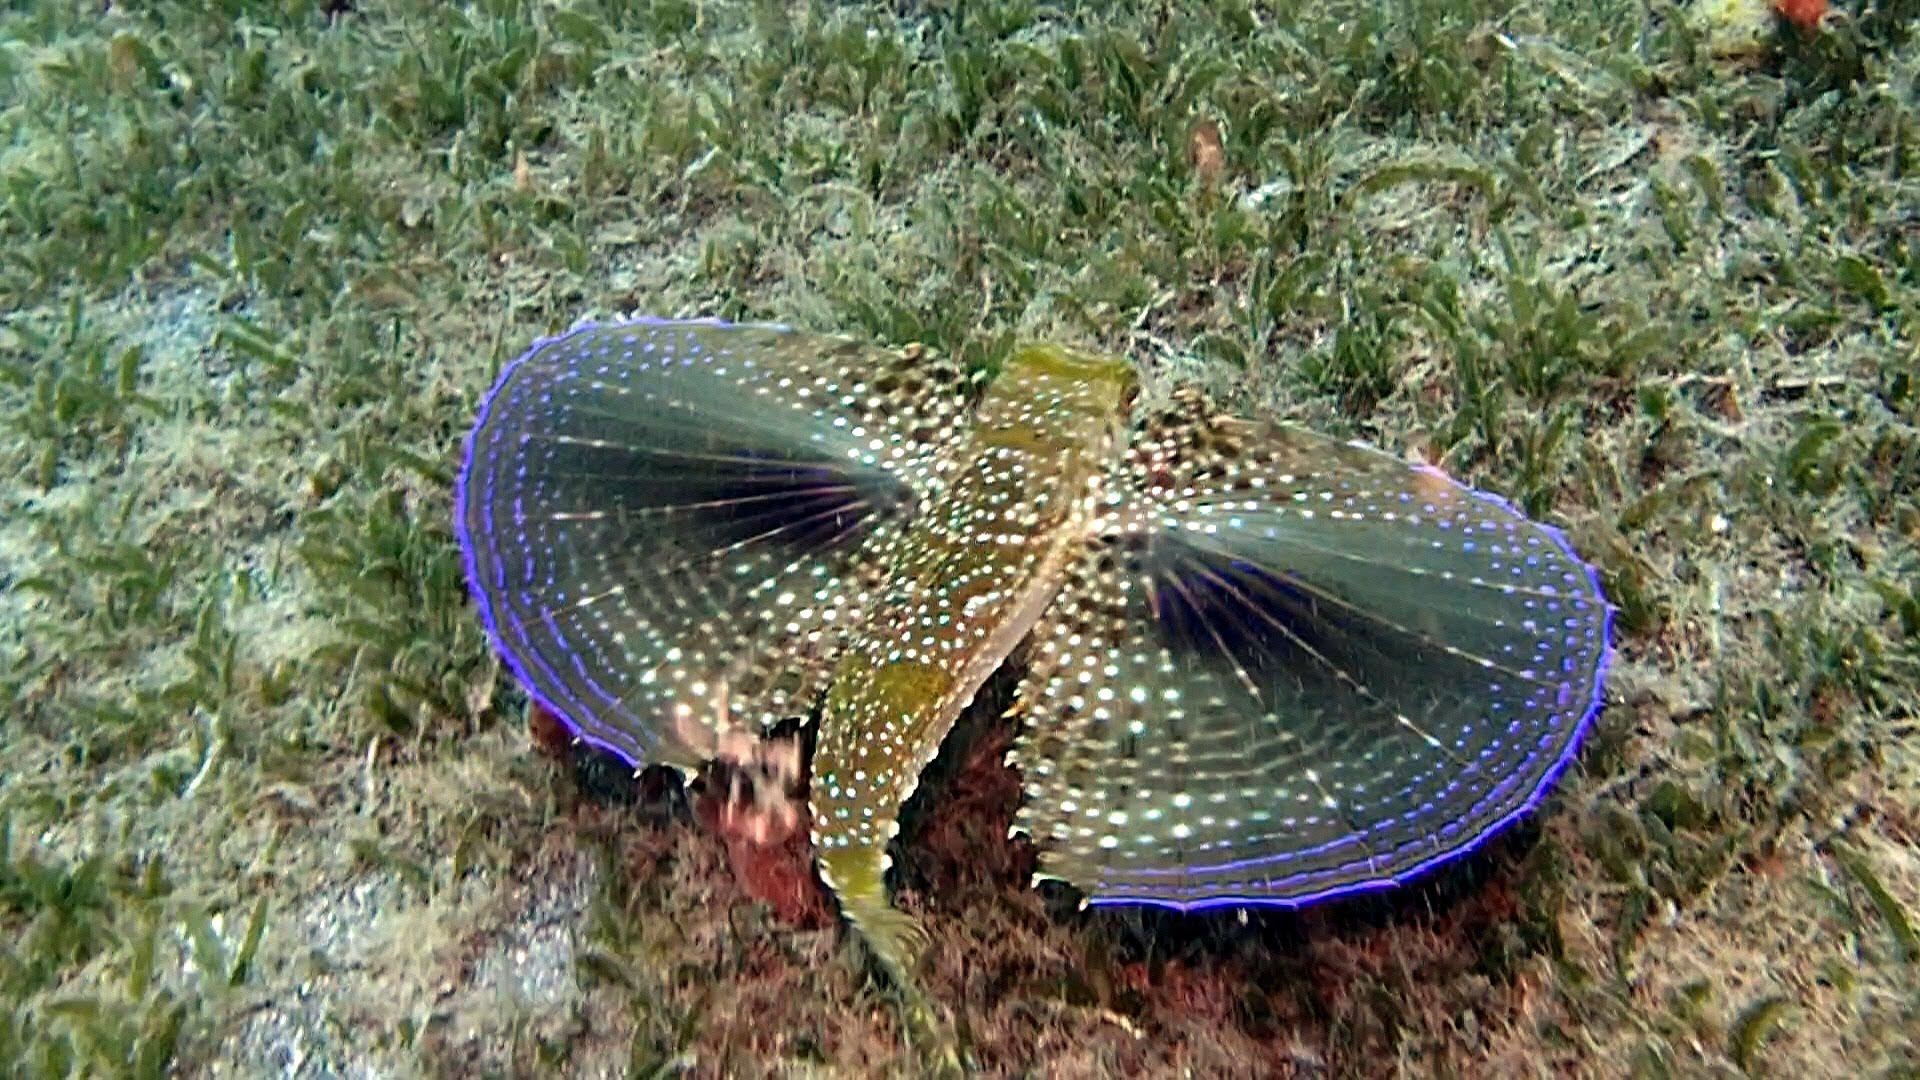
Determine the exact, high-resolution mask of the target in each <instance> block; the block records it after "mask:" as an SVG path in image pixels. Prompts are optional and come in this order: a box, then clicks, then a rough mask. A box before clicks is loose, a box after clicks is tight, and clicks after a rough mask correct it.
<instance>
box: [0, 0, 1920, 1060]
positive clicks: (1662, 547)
mask: <svg viewBox="0 0 1920 1080" xmlns="http://www.w3.org/2000/svg"><path fill="white" fill-rule="evenodd" d="M1823 6H1824V5H1820V4H1817V3H1815V4H1809V3H1806V2H1796V3H1793V4H1790V5H1784V7H1785V8H1786V9H1787V10H1788V11H1789V12H1790V13H1791V14H1792V15H1793V17H1794V21H1788V20H1786V19H1776V17H1775V15H1774V14H1773V13H1772V12H1771V11H1770V10H1768V9H1767V7H1766V6H1765V5H1764V4H1759V3H1740V2H1734V0H1724V2H1713V3H1701V4H1697V5H1694V6H1685V5H1682V6H1675V5H1674V4H1672V3H1665V2H1661V3H1647V2H1645V0H1597V2H1596V0H1578V2H1575V0H1545V2H1540V3H1522V4H1517V5H1516V4H1512V3H1509V2H1507V0H1385V2H1382V0H1364V2H1334V3H1323V4H1314V5H1269V4H1251V3H1241V2H1234V0H1222V2H1214V3H1206V4H1198V3H1195V4H1184V5H1179V4H1171V3H1112V4H1074V3H1037V2H1025V0H980V2H977V3H975V2H967V3H895V4H853V3H834V2H827V0H819V2H814V3H784V2H781V0H739V2H722V0H715V2H711V3H701V2H696V0H636V2H626V0H618V2H616V0H607V2H602V3H595V2H590V0H577V2H570V3H563V2H533V0H475V2H472V3H465V4H442V3H437V2H424V0H419V2H405V0H393V2H376V0H279V2H268V0H194V2H191V3H187V2H178V3H176V2H169V0H154V2H151V3H141V4H119V3H105V4H103V3H99V2H97V0H95V2H85V3H82V2H78V0H28V2H24V3H16V4H10V5H8V6H7V8H6V10H5V11H4V12H0V117H4V121H5V122H4V124H0V940H4V941H5V942H6V943H7V944H6V946H5V948H4V950H0V1001H3V1002H4V1008H0V1072H3V1073H5V1074H7V1075H16V1076H29V1077H37V1076H100V1075H122V1074H126V1075H136V1076H162V1075H220V1076H245V1077H254V1076H270V1075H286V1076H353V1077H361V1076H367V1077H373V1076H379V1077H385V1076H413V1075H427V1076H518V1075H581V1076H610V1075H636V1076H648V1075H659V1074H677V1073H682V1072H684V1073H688V1074H692V1075H703V1076H723V1075H724V1076H732V1075H741V1076H757V1075H774V1076H813V1075H821V1076H853V1075H911V1074H914V1073H916V1072H918V1071H919V1070H920V1069H921V1068H922V1064H923V1063H922V1059H921V1058H920V1057H919V1048H917V1047H912V1046H909V1045H906V1044H905V1042H903V1040H902V1037H901V1035H900V1033H899V1031H898V1030H897V1028H896V1023H895V1013H894V1011H893V1009H892V1008H891V1006H890V1004H889V999H888V997H887V996H886V995H885V994H884V993H883V992H882V990H881V988H879V987H877V986H875V985H874V984H873V983H872V982H871V981H870V979H869V976H868V973H867V971H866V969H865V967H864V966H863V964H862V963H861V960H860V954H859V953H858V951H857V950H856V949H854V948H852V947H851V946H849V944H848V943H847V942H846V941H845V940H844V939H843V937H842V936H841V935H840V933H839V932H838V931H837V929H836V928H835V927H834V925H833V924H832V922H831V920H830V919H829V918H828V917H827V912H826V909H824V908H822V907H821V906H820V905H819V897H818V896H817V895H816V894H814V893H811V892H810V891H809V888H810V886H809V884H808V882H807V881H806V879H804V878H803V877H797V876H796V875H794V874H793V873H791V872H790V865H789V868H788V869H783V864H782V862H781V859H780V858H779V857H776V856H775V855H770V854H769V853H766V852H754V851H743V850H741V849H740V846H739V844H738V843H737V838H736V840H735V841H734V842H732V843H731V844H730V843H729V842H728V841H726V840H723V839H721V838H719V837H717V836H716V835H715V834H714V832H713V830H711V829H710V828H707V827H706V824H708V823H710V821H709V819H710V818H711V805H710V804H709V803H707V802H704V801H703V800H701V799H700V798H698V797H694V798H688V797H687V795H686V793H685V792H683V791H681V790H680V789H679V788H677V787H676V786H675V785H672V784H668V783H664V782H662V780H661V778H660V777H658V776H655V775H652V774H649V775H648V776H643V777H642V778H640V779H639V780H638V781H635V780H634V779H633V778H631V777H629V776H627V775H626V774H625V773H624V771H622V770H619V769H610V768H608V767H607V766H606V764H605V763H604V762H596V761H593V760H591V759H584V758H579V757H576V756H574V755H572V754H570V753H568V752H567V751H566V750H565V748H564V747H559V748H557V749H555V748H552V747H548V748H546V749H543V748H542V745H543V744H542V743H541V742H540V741H539V740H536V739H535V738H533V737H531V736H530V734H529V733H530V730H540V725H539V723H538V722H533V723H531V725H530V718H529V716H528V713H527V706H526V702H525V699H524V698H523V697H522V695H521V694H520V693H519V692H518V691H517V690H516V688H514V687H513V686H511V685H510V684H509V681H508V680H507V679H505V678H504V677H503V674H502V671H501V669H500V665H499V664H498V663H497V662H496V661H495V660H494V659H493V658H491V657H490V656H489V653H488V649H487V647H486V643H485V641H484V639H483V636H482V632H481V628H480V625H479V622H478V620H477V619H476V617H475V615H474V612H473V610H472V608H471V606H470V604H469V603H468V601H467V598H466V595H465V592H464V588H463V584H462V581H461V567H460V560H459V555H458V552H457V551H456V549H455V546H454V542H453V537H452V531H451V527H450V521H449V489H450V484H451V479H452V475H453V472H454V470H455V468H456V467H457V463H458V460H459V459H458V452H459V446H460V439H461V437H462V436H463V434H464V432H465V430H466V428H467V426H468V425H469V424H470V422H471V420H472V417H473V411H474V407H475V405H476V402H477V401H478V398H479V395H480V394H481V393H482V391H483V390H484V389H485V388H486V386H487V385H488V383H489V382H490V380H491V379H492V377H493V376H494V374H495V373H496V372H497V371H498V370H499V367H500V365H501V364H502V363H503V362H505V361H506V360H507V359H509V358H510V357H512V356H513V355H515V354H516V353H518V352H519V351H520V350H521V349H522V348H523V347H524V345H525V343H526V342H528V341H529V340H531V339H532V338H534V337H536V336H538V335H540V334H543V333H549V332H552V331H554V330H557V329H559V328H563V327H565V326H567V325H569V324H571V323H572V322H574V321H576V320H577V319H580V318H582V317H589V316H606V315H608V314H611V313H619V312H630V311H648V312H655V313H661V314H711V315H718V316H724V317H729V318H756V319H777V320H779V321H783V322H788V323H792V324H795V325H799V326H804V327H808V328H812V329H816V330H830V331H837V332H843V333H847V334H852V335H856V336H860V337H864V338H868V339H872V340H876V341H881V342H888V343H894V344H903V343H907V342H914V341H918V342H923V343H925V344H927V345H929V346H930V347H933V348H936V349H939V350H941V351H943V352H945V353H948V354H950V355H956V356H959V357H961V358H963V359H964V360H966V361H967V362H968V363H970V364H991V363H992V362H993V361H994V360H995V359H997V358H998V357H999V356H1001V355H1003V354H1004V351H1005V350H1006V349H1007V348H1008V347H1009V346H1010V344H1011V342H1012V341H1014V340H1015V339H1017V338H1021V337H1044V338H1051V339H1055V340H1061V341H1068V342H1073V343H1076V344H1081V345H1085V346H1089V347H1094V348H1102V349H1106V350H1109V351H1113V352H1118V353H1124V354H1126V355H1129V356H1131V357H1133V358H1135V359H1136V360H1137V361H1138V362H1139V363H1140V364H1141V366H1142V368H1143V370H1144V371H1146V373H1147V374H1148V376H1149V377H1150V378H1151V379H1154V380H1158V381H1159V382H1161V383H1163V384H1164V383H1174V382H1194V383H1200V384H1203V385H1205V386H1207V387H1208V388H1210V389H1211V390H1213V391H1214V392H1215V393H1217V394H1219V395H1221V396H1223V397H1224V398H1226V399H1228V400H1230V401H1232V402H1234V403H1235V404H1236V405H1237V406H1238V407H1239V408H1240V409H1242V410H1243V411H1246V412H1250V413H1272V414H1277V415H1281V416H1285V417H1288V418H1291V419H1294V420H1297V421H1300V422H1304V423H1307V424H1311V425H1313V426H1315V427H1318V428H1321V429H1323V430H1326V431H1329V432H1333V433H1336V434H1339V435H1343V436H1356V437H1363V438H1366V439H1368V440H1370V441H1373V442H1375V443H1377V444H1379V445H1382V446H1384V447H1387V448H1389V449H1392V450H1394V451H1395V452H1412V453H1419V454H1422V455H1424V456H1426V457H1428V458H1429V459H1431V460H1435V461H1438V462H1441V463H1442V464H1443V465H1444V466H1445V467H1446V468H1447V469H1448V470H1449V471H1451V472H1453V473H1454V474H1456V475H1458V476H1460V477H1462V478H1463V479H1466V480H1468V481H1470V482H1472V483H1474V484H1476V485H1478V486H1480V487H1484V488H1487V489H1490V490H1493V491H1497V492H1500V493H1502V494H1504V495H1507V496H1509V497H1511V498H1513V499H1514V500H1515V501H1516V502H1517V503H1518V504H1519V505H1521V506H1522V507H1524V508H1525V509H1526V510H1527V511H1528V512H1529V513H1531V514H1534V515H1536V516H1538V517H1540V518H1542V519H1543V520H1546V521H1549V522H1552V523H1554V524H1555V525H1557V526H1560V527H1562V528H1564V529H1565V530H1566V531H1567V533H1568V534H1569V536H1570V537H1571V538H1572V541H1573V543H1574V544H1575V545H1576V546H1577V547H1578V548H1579V549H1580V550H1581V551H1582V552H1583V553H1586V554H1587V555H1589V556H1590V557H1591V558H1592V559H1593V560H1594V561H1595V563H1596V564H1597V565H1598V567H1599V570H1600V573H1601V575H1602V579H1603V581H1604V583H1605V585H1606V588H1607V589H1608V592H1609V594H1610V595H1611V596H1612V597H1613V599H1614V600H1615V602H1616V603H1617V604H1618V605H1619V608H1620V612H1619V615H1620V620H1619V628H1620V640H1619V649H1620V654H1619V659H1618V662H1617V664H1616V665H1615V667H1614V670H1613V672H1612V678H1611V680H1610V688H1609V703H1608V705H1607V707H1606V709H1605V710H1604V712H1603V713H1602V714H1601V716H1600V718H1599V722H1598V727H1597V730H1596V732H1595V734H1594V736H1593V738H1592V739H1591V740H1590V744H1589V746H1588V747H1587V749H1586V751H1585V753H1584V754H1583V755H1582V757H1581V759H1580V762H1579V765H1578V766H1577V767H1576V768H1575V769H1574V770H1573V771H1572V772H1571V773H1570V774H1569V775H1568V776H1567V777H1566V779H1565V781H1564V783H1563V784H1562V785H1561V786H1560V788H1559V791H1558V793H1557V794H1556V795H1555V796H1554V797H1553V798H1552V799H1550V800H1549V801H1548V803H1547V804H1546V805H1545V806H1544V807H1543V808H1542V810H1541V812H1540V813H1539V814H1538V815H1536V816H1535V818H1534V819H1533V820H1532V821H1531V822H1530V823H1529V824H1528V825H1527V826H1526V827H1524V828H1522V829H1520V830H1518V831H1516V832H1515V833H1513V834H1511V835H1510V836H1508V837H1507V838H1505V839H1503V840H1502V841H1501V842H1499V843H1496V844H1494V845H1491V846H1490V847H1489V848H1487V849H1486V850H1485V851H1483V852H1481V853H1480V854H1479V855H1477V856H1476V857H1475V858H1473V859H1471V860H1469V861H1467V862H1465V863H1463V864H1459V865H1457V866H1455V867H1453V868H1451V869H1449V870H1448V871H1447V872H1445V873H1442V874H1439V875H1437V876H1435V877H1433V878H1430V879H1428V880H1426V881H1423V882H1422V883H1420V884H1417V885H1414V886H1410V887H1408V888H1405V889H1403V890H1400V891H1398V892H1395V893H1392V894H1389V895H1385V896H1379V897H1372V898H1368V899H1364V900H1359V901H1354V902H1351V903H1346V904H1341V905H1336V906H1333V907H1325V908H1315V909H1311V910H1309V911H1307V912H1305V913H1284V912H1282V913H1271V912H1269V913H1253V914H1251V915H1249V916H1247V917H1245V918H1244V919H1243V918H1242V917H1240V916H1239V915H1237V914H1236V913H1233V912H1217V913H1213V914H1209V915H1204V916H1190V917H1183V916H1175V915H1169V914H1152V913H1142V912H1139V911H1126V910H1119V911H1113V910H1098V911H1092V912H1082V911H1079V910H1077V908H1076V904H1075V897H1074V896H1073V895H1072V894H1071V893H1070V892H1067V891H1064V890H1057V889H1052V888H1048V889H1042V890H1032V889H1028V888H1027V887H1026V886H1025V878H1026V874H1027V872H1028V870H1029V869H1030V868H1031V858H1032V853H1031V850H1030V849H1028V848H1027V847H1025V846H1024V845H1023V844H1019V843H1010V842H1009V841H1007V840H1006V839H1005V838H1004V837H1005V825H1006V822H1007V820H1008V818H1009V816H1010V814H1011V812H1012V809H1013V805H1014V800H1015V799H1016V798H1017V796H1018V787H1017V784H1016V783H1015V781H1014V779H1013V777H1012V775H1011V774H1010V773H1009V772H1008V771H1007V770H1006V768H1005V767H1004V766H1003V765H1001V764H1000V760H999V759H1000V753H999V751H1000V750H1001V749H1002V748H1003V746H1004V744H1005V740H1006V738H1007V737H1008V729H1007V728H1006V727H1005V726H1004V723H1003V722H1002V721H1000V720H999V719H998V710H997V709H996V708H994V707H993V706H995V705H999V704H1003V703H1004V697H1002V700H1001V701H995V702H986V703H984V704H983V706H982V707H981V708H980V709H978V710H976V715H974V716H971V717H970V718H969V719H968V721H967V722H966V723H965V724H964V725H963V728H962V730H961V731H960V733H959V735H958V737H957V740H956V742H955V744H954V745H952V746H951V747H950V748H949V753H948V755H947V758H946V759H945V760H943V761H942V762H941V763H940V764H939V765H937V766H936V768H935V770H934V776H933V777H932V779H931V780H930V783H929V793H930V797H929V798H928V799H927V800H926V801H925V806H924V808H923V810H922V811H921V812H919V813H917V814H916V815H915V817H914V819H913V823H912V824H911V825H910V827H909V829H908V831H907V834H906V836H905V837H904V840H905V845H904V848H903V855H904V858H903V862H904V866H903V873H902V875H901V876H902V889H901V894H900V897H899V904H900V906H902V907H903V908H906V909H907V910H910V911H913V912H916V913H918V914H920V915H921V916H922V917H924V918H925V920H926V922H927V923H928V925H929V926H930V927H931V929H932V931H933V935H934V944H933V947H932V949H931V950H930V953H929V955H928V958H927V963H926V968H925V974H926V983H927V987H928V990H929V992H930V994H931V996H933V997H934V998H935V999H936V1000H938V1001H939V1002H941V1003H942V1004H943V1006H944V1007H945V1008H948V1009H950V1010H952V1012H953V1017H954V1022H955V1026H956V1030H957V1031H958V1032H959V1033H960V1035H961V1037H962V1038H963V1039H964V1040H965V1041H966V1042H967V1044H968V1046H969V1047H970V1049H971V1053H972V1055H973V1057H974V1059H975V1061H976V1062H977V1064H978V1066H979V1068H980V1069H981V1071H982V1072H983V1073H985V1074H988V1075H1046V1076H1094V1075H1108V1074H1125V1075H1196V1076H1271V1075H1294V1074H1298V1075H1308V1076H1321V1075H1339V1076H1373V1075H1400V1074H1408V1075H1421V1076H1425V1075H1452V1076H1538V1075H1548V1074H1551V1075H1555V1076H1562V1075H1565V1076H1609V1077H1610V1076H1622V1075H1648V1076H1667V1075H1677V1076H1726V1075H1740V1074H1744V1073H1754V1074H1772V1075H1785V1076H1801V1077H1816V1076H1848V1077H1854V1076H1912V1075H1916V1071H1917V1070H1920V1061H1917V1059H1916V1055H1920V933H1917V932H1916V929H1915V926H1914V923H1913V920H1914V918H1915V913H1916V912H1920V742H1917V741H1916V739H1915V731H1916V715H1920V709H1917V707H1916V702H1917V701H1920V584H1917V582H1920V508H1917V504H1920V495H1917V494H1916V490H1917V489H1920V380H1917V379H1916V373H1917V372H1920V333H1916V320H1920V178H1917V177H1920V105H1916V101H1917V100H1920V96H1917V95H1916V85H1915V80H1916V75H1920V51H1916V49H1915V46H1914V44H1913V42H1912V41H1911V39H1910V33H1911V29H1912V25H1913V22H1914V20H1915V19H1916V17H1920V6H1917V5H1916V4H1915V3H1914V2H1913V0H1861V2H1858V3H1847V4H1840V5H1836V6H1835V7H1833V8H1832V9H1831V10H1829V11H1826V12H1825V14H1824V15H1823V16H1822V15H1820V14H1819V12H1818V11H1817V10H1814V9H1818V8H1820V7H1823ZM1810 11H1812V15H1809V12H1810ZM1816 16H1817V18H1816ZM989 696H991V695H989ZM696 795H697V793H696ZM792 854H793V853H791V852H788V853H787V855H788V856H791V855H792Z"/></svg>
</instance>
